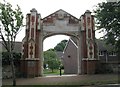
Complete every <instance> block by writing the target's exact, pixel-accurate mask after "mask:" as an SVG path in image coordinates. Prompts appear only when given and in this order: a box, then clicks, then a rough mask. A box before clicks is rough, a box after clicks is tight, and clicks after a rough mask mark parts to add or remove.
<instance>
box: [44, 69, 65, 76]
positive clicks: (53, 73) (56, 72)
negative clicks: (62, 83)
mask: <svg viewBox="0 0 120 87" xmlns="http://www.w3.org/2000/svg"><path fill="white" fill-rule="evenodd" d="M43 73H44V75H45V76H47V75H60V70H59V69H55V70H53V72H52V70H50V69H44V71H43ZM62 74H64V70H62Z"/></svg>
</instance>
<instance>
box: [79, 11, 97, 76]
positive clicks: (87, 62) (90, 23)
mask: <svg viewBox="0 0 120 87" xmlns="http://www.w3.org/2000/svg"><path fill="white" fill-rule="evenodd" d="M81 33H82V35H81V36H82V47H83V49H82V55H83V58H82V65H83V70H82V71H83V73H84V74H90V73H91V74H92V73H93V72H95V65H96V60H97V58H96V52H95V49H96V48H95V26H94V16H93V15H91V12H90V11H89V10H87V11H86V12H85V13H84V15H82V16H81Z"/></svg>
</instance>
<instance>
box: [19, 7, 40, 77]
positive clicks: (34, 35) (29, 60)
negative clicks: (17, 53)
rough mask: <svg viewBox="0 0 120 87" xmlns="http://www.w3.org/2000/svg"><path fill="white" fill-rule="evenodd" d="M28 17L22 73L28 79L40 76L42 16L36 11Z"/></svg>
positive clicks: (23, 47)
mask: <svg viewBox="0 0 120 87" xmlns="http://www.w3.org/2000/svg"><path fill="white" fill-rule="evenodd" d="M30 12H31V13H29V14H27V16H26V36H25V37H24V39H23V41H22V43H23V46H22V49H23V52H22V58H21V71H22V73H23V74H24V75H25V76H26V77H35V76H40V64H41V63H40V61H41V59H40V56H39V48H40V46H39V44H40V43H39V35H40V29H41V16H40V14H38V13H37V10H36V9H34V8H33V9H32V10H31V11H30Z"/></svg>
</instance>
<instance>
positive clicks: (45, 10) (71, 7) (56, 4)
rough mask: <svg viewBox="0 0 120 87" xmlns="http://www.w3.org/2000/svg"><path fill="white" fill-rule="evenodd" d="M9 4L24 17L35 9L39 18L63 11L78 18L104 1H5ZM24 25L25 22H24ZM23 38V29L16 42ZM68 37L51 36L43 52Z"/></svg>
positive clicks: (98, 35)
mask: <svg viewBox="0 0 120 87" xmlns="http://www.w3.org/2000/svg"><path fill="white" fill-rule="evenodd" d="M6 1H7V2H10V3H11V4H12V5H13V7H15V6H16V4H18V5H19V6H20V8H21V10H22V12H23V14H24V17H26V14H27V13H29V12H30V10H31V9H32V8H35V9H36V10H37V11H38V13H40V14H41V17H42V18H44V17H46V16H47V15H49V14H51V13H53V12H55V11H57V10H59V9H63V10H65V11H66V12H68V13H70V14H71V15H73V16H75V17H77V18H80V16H81V15H82V14H84V12H85V11H86V10H90V11H92V10H93V9H94V8H95V6H96V5H97V4H98V3H99V2H102V1H105V0H6ZM24 25H25V20H24ZM24 36H25V28H23V29H22V31H21V32H20V33H19V35H18V36H17V41H22V38H23V37H24ZM96 37H97V38H98V37H100V34H96ZM68 38H69V37H68V36H63V35H61V36H58V35H57V36H51V37H48V38H47V39H45V40H44V44H43V45H44V50H47V49H49V48H53V47H54V46H55V45H56V44H57V43H59V42H60V41H61V40H63V39H68Z"/></svg>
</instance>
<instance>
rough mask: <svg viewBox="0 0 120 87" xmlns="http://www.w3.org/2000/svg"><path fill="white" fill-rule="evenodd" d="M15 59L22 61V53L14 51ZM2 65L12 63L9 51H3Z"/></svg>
mask: <svg viewBox="0 0 120 87" xmlns="http://www.w3.org/2000/svg"><path fill="white" fill-rule="evenodd" d="M13 58H14V61H16V62H17V61H20V58H21V53H15V52H14V53H13ZM2 65H10V59H9V53H8V52H2Z"/></svg>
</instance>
